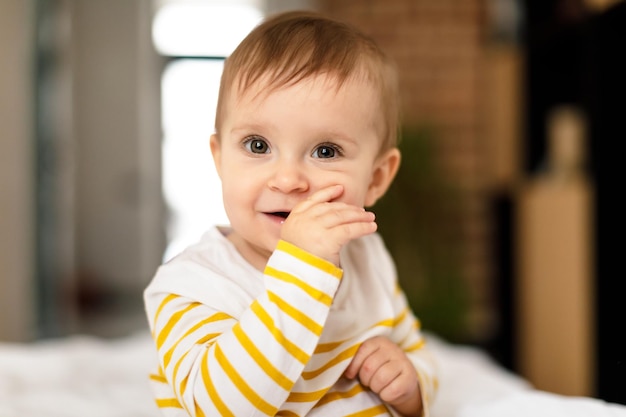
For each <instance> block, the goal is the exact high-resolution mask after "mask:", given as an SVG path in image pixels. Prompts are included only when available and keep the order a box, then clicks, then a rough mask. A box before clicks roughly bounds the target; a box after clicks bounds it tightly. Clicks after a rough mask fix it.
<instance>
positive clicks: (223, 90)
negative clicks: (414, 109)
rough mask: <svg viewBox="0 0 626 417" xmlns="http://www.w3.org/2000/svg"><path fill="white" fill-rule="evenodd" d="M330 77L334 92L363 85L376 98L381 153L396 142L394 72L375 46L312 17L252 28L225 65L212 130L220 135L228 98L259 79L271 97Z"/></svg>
mask: <svg viewBox="0 0 626 417" xmlns="http://www.w3.org/2000/svg"><path fill="white" fill-rule="evenodd" d="M322 74H323V75H329V76H331V77H332V78H333V79H334V80H335V81H336V83H337V88H338V89H339V88H341V86H342V85H343V84H344V83H345V82H346V81H348V80H351V79H360V80H361V79H362V80H365V81H367V82H369V83H370V84H371V85H372V86H373V87H374V88H375V89H376V90H378V92H379V97H380V103H379V106H380V110H381V113H382V114H381V119H382V121H383V128H384V132H383V138H382V144H381V150H387V149H390V148H392V147H395V146H396V144H397V140H398V125H399V103H398V101H399V100H398V87H397V84H398V81H397V75H396V71H395V67H394V66H393V64H392V63H391V61H390V60H389V59H388V58H387V57H386V56H385V54H383V52H382V51H381V50H380V48H379V47H378V46H377V45H376V43H375V42H374V41H373V40H372V39H371V38H369V37H367V36H366V35H365V34H363V33H361V32H360V31H358V30H357V29H355V28H353V27H351V26H348V25H347V24H344V23H341V22H337V21H334V20H331V19H329V18H326V17H323V16H321V15H319V14H317V13H313V12H303V11H295V12H294V11H292V12H285V13H282V14H278V15H275V16H273V17H271V18H269V19H267V20H265V21H264V22H263V23H261V24H260V25H259V26H257V27H256V28H255V29H254V30H252V32H250V34H248V36H247V37H246V38H245V39H244V40H243V41H242V42H241V43H240V44H239V46H238V47H237V48H236V49H235V51H234V52H233V53H232V54H231V55H230V56H229V57H228V58H227V59H226V62H225V64H224V72H223V74H222V79H221V83H220V92H219V96H218V103H217V112H216V118H215V126H216V129H217V133H218V135H219V128H220V125H221V121H222V120H223V118H224V111H225V110H224V103H225V102H226V98H227V96H228V94H230V93H231V90H232V89H233V88H234V89H235V91H239V92H243V91H246V89H248V88H249V87H250V86H252V85H253V84H254V83H255V82H258V81H259V80H260V79H261V78H263V81H266V80H267V81H266V82H267V83H268V88H269V89H270V91H271V90H272V89H277V88H280V87H283V86H287V85H292V84H295V83H297V82H299V81H302V80H304V79H307V78H309V77H314V76H318V75H322Z"/></svg>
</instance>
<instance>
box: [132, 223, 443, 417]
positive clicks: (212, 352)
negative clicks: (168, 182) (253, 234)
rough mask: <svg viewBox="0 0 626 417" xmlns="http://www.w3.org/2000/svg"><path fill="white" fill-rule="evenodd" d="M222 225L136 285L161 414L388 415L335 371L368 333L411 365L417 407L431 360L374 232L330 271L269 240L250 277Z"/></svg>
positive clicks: (430, 378)
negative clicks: (272, 246)
mask: <svg viewBox="0 0 626 417" xmlns="http://www.w3.org/2000/svg"><path fill="white" fill-rule="evenodd" d="M227 231H228V229H225V228H223V229H218V228H213V229H211V230H210V231H209V232H207V233H206V234H205V235H204V236H203V238H202V239H201V241H200V242H199V243H198V244H196V245H194V246H192V247H190V248H188V249H187V250H186V251H184V252H183V253H182V254H180V255H179V256H178V257H176V258H174V259H173V260H171V261H170V262H168V263H166V264H165V265H162V266H161V267H160V268H159V270H158V271H157V273H156V275H155V277H154V278H153V280H152V282H151V283H150V284H149V285H148V287H147V288H146V290H145V293H144V300H145V307H146V313H147V315H148V321H149V324H150V328H151V331H152V335H153V338H154V341H155V344H156V351H157V362H158V366H156V367H155V372H154V373H153V374H152V375H151V376H150V379H151V382H152V385H153V390H154V394H155V397H156V403H157V405H158V406H159V407H160V408H161V410H162V411H163V414H164V415H165V416H237V417H239V416H273V415H279V416H303V415H307V416H350V415H355V416H377V415H397V413H396V412H395V411H394V410H393V409H392V407H390V406H389V405H386V404H384V403H383V402H382V401H381V400H380V398H379V397H378V395H376V394H375V393H373V392H372V391H370V390H369V389H367V388H366V387H364V386H362V385H361V384H360V383H359V381H358V379H354V380H348V379H346V378H343V377H342V374H343V372H344V371H345V369H346V368H347V366H348V365H349V364H350V361H351V359H352V358H353V357H354V354H355V353H356V351H357V349H358V348H359V346H360V344H361V343H362V342H363V341H365V340H367V339H369V338H371V337H374V336H379V335H383V336H386V337H388V338H389V339H391V340H392V341H394V342H395V343H396V344H398V345H399V346H401V347H402V348H403V349H404V351H405V352H406V353H407V355H408V357H409V358H410V359H411V361H412V362H413V364H414V365H415V369H416V372H417V374H418V378H419V381H420V384H421V390H422V396H423V398H422V400H423V402H424V404H425V410H426V413H425V415H427V414H428V413H427V410H428V404H429V402H430V400H431V399H432V396H433V395H434V391H435V390H436V383H437V381H436V376H435V373H436V372H435V371H436V370H435V366H434V363H433V361H432V357H431V356H430V355H429V354H428V350H427V349H426V348H425V343H424V339H423V338H422V336H421V333H420V329H419V322H418V321H417V320H416V318H415V317H414V315H413V313H412V312H411V311H410V309H409V306H408V304H407V301H406V298H405V296H404V294H403V292H402V291H401V289H400V288H399V287H398V284H397V281H396V278H395V268H394V265H393V262H392V260H391V258H390V256H389V254H388V253H387V251H386V249H385V247H384V244H383V242H382V240H381V239H380V236H379V235H377V234H374V235H370V236H366V237H364V238H360V239H357V240H354V241H352V242H350V243H349V244H347V245H346V246H345V247H344V248H343V250H342V252H341V255H340V258H341V265H342V269H340V268H337V267H336V266H335V265H333V264H331V263H329V262H327V261H325V260H323V259H320V258H317V257H315V256H313V255H311V254H309V253H307V252H305V251H303V250H301V249H299V248H298V247H296V246H294V245H291V244H289V243H287V242H284V241H280V242H279V243H278V245H277V247H276V250H275V251H274V252H273V254H272V256H271V257H270V259H269V260H268V263H267V265H266V267H265V270H264V271H263V272H260V271H258V270H256V269H254V268H253V267H252V266H251V265H250V264H248V263H247V262H246V261H245V260H244V259H243V258H242V257H241V255H240V254H239V253H238V252H237V250H236V249H235V248H234V246H233V245H232V244H231V243H230V241H228V239H226V237H225V236H224V234H225V233H227Z"/></svg>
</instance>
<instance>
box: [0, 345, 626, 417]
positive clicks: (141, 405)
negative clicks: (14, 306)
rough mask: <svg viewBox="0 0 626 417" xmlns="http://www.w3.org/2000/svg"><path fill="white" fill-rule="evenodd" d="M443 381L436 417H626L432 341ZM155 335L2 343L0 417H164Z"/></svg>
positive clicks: (477, 354)
mask: <svg viewBox="0 0 626 417" xmlns="http://www.w3.org/2000/svg"><path fill="white" fill-rule="evenodd" d="M428 339H429V341H430V345H431V347H432V349H433V352H434V354H435V355H436V356H437V358H438V360H439V363H440V368H441V369H440V370H441V380H440V390H439V394H438V397H437V399H436V401H435V403H434V405H433V408H432V413H431V416H432V417H505V416H506V417H518V416H519V417H521V416H534V417H542V416H546V417H548V416H550V417H560V416H563V417H566V416H567V417H578V416H581V417H582V416H592V417H626V407H624V406H620V405H617V404H609V403H605V402H603V401H600V400H595V399H591V398H570V397H562V396H557V395H553V394H549V393H544V392H540V391H536V390H533V389H532V387H531V386H530V385H529V384H528V383H527V382H526V381H524V380H523V379H521V378H519V377H518V376H516V375H514V374H512V373H510V372H508V371H507V370H505V369H504V368H502V367H500V366H499V365H497V364H496V363H495V362H494V361H493V360H491V359H490V358H489V357H488V356H487V355H486V354H485V353H484V352H482V351H480V350H478V349H475V348H472V347H466V346H457V345H452V344H449V343H447V342H445V341H443V340H442V339H440V338H438V337H436V336H434V335H429V336H428ZM153 359H154V354H153V350H152V342H151V340H150V337H149V335H148V334H147V333H138V334H135V335H133V336H130V337H126V338H122V339H115V340H110V339H99V338H94V337H88V336H74V337H70V338H66V339H60V340H49V341H44V342H38V343H33V344H0V417H84V416H90V417H158V416H159V411H158V410H157V408H156V406H155V404H154V402H153V400H152V396H151V393H150V388H149V386H148V379H147V375H148V372H149V370H150V368H151V366H152V364H153Z"/></svg>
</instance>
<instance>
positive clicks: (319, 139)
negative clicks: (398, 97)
mask: <svg viewBox="0 0 626 417" xmlns="http://www.w3.org/2000/svg"><path fill="white" fill-rule="evenodd" d="M257 84H259V83H257ZM260 84H262V83H260ZM263 87H264V85H255V86H253V88H250V89H248V90H247V91H245V92H243V93H242V94H231V97H229V98H228V99H227V100H228V101H227V102H226V103H225V112H224V114H225V116H224V120H223V121H222V124H221V126H220V137H219V139H218V138H216V137H213V138H212V139H211V147H212V150H213V154H214V158H215V163H216V166H217V168H218V171H219V174H220V178H221V180H222V189H223V199H224V206H225V209H226V213H227V215H228V218H229V220H230V222H231V225H232V228H233V233H232V234H231V236H230V239H231V240H232V241H233V242H235V245H236V246H238V249H239V250H240V252H241V253H242V254H244V257H247V258H248V261H250V262H251V263H252V264H253V265H264V264H265V262H266V261H267V258H268V257H269V255H270V254H271V253H272V251H273V250H274V248H275V247H276V243H277V242H278V240H279V238H280V228H281V224H282V220H284V216H287V215H288V214H289V212H290V211H291V210H292V209H293V207H294V206H295V205H296V204H298V203H299V202H301V201H302V200H304V199H306V198H307V197H308V196H309V195H311V194H312V193H314V192H315V191H317V190H320V189H322V188H325V187H329V186H331V185H335V184H339V185H342V186H343V189H344V192H343V194H342V195H341V196H339V197H338V198H337V201H342V202H345V203H348V204H352V205H355V206H359V207H364V206H370V205H372V204H374V202H375V200H376V198H378V197H379V195H377V194H376V193H375V192H372V191H371V187H370V185H371V182H372V179H373V173H374V172H375V170H376V166H377V163H378V161H379V154H380V145H381V141H382V139H381V132H382V127H381V126H382V120H381V113H380V112H379V110H378V109H379V105H378V103H379V99H378V96H377V94H376V91H375V90H374V89H373V88H372V87H371V86H370V85H369V84H367V83H365V82H360V81H348V82H346V83H345V84H344V85H343V87H342V88H341V89H340V90H336V88H335V84H334V82H333V81H332V80H331V81H329V80H328V78H326V77H323V76H320V77H317V78H313V79H308V80H304V81H301V82H299V83H297V84H295V85H292V86H288V87H282V88H280V89H278V90H274V91H272V92H270V93H269V94H267V93H266V92H265V90H264V89H263ZM244 246H245V247H244ZM250 257H254V258H255V259H249V258H250Z"/></svg>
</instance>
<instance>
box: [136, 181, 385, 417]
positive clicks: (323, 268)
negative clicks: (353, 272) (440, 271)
mask: <svg viewBox="0 0 626 417" xmlns="http://www.w3.org/2000/svg"><path fill="white" fill-rule="evenodd" d="M341 192H342V189H341V187H329V188H327V189H325V190H321V191H320V192H318V193H316V194H314V195H312V196H311V197H310V198H309V199H308V200H306V201H305V202H302V203H301V204H300V205H299V206H297V207H296V208H294V210H293V211H292V213H291V214H290V216H289V218H288V219H287V221H286V222H285V224H284V225H283V230H286V231H287V233H286V236H285V238H284V239H283V240H282V241H281V242H279V244H278V247H277V249H276V250H275V251H274V253H273V255H272V256H271V258H270V260H269V261H268V264H267V266H266V268H265V271H264V284H265V291H264V292H263V293H262V294H261V295H260V296H259V297H258V298H257V299H256V300H254V301H253V303H252V304H251V306H250V308H248V309H247V310H245V311H244V313H243V314H242V315H241V316H240V317H238V318H235V317H230V316H228V315H226V314H225V313H224V312H222V311H220V309H219V308H213V307H211V306H208V305H205V304H201V303H198V302H194V301H193V300H192V299H190V298H187V297H179V296H175V295H169V294H167V293H163V292H161V293H151V292H147V300H148V301H147V303H150V304H151V305H153V306H154V307H152V308H151V309H150V311H151V312H152V314H150V320H151V324H152V330H153V335H154V338H155V340H156V342H157V349H158V355H159V362H160V366H161V370H162V374H163V375H162V379H163V380H164V381H167V384H168V385H169V386H170V387H171V388H172V389H173V394H174V396H175V398H171V399H168V398H161V401H159V403H160V404H164V405H165V406H166V407H167V406H173V407H183V408H184V409H185V410H186V411H187V412H188V414H190V415H203V414H204V415H216V414H220V415H229V414H230V415H237V416H239V415H255V414H259V415H263V414H267V415H274V414H275V413H276V412H277V410H278V409H279V408H280V406H281V405H282V404H283V403H284V402H285V401H288V400H289V399H290V395H296V396H297V395H298V393H292V392H291V390H292V387H293V385H294V384H295V381H296V380H297V379H298V378H299V377H300V376H301V374H302V372H303V370H304V367H305V365H306V364H307V362H308V360H309V358H310V357H311V355H312V354H313V351H314V349H315V347H316V346H317V344H318V341H319V337H320V335H321V332H322V328H323V324H324V323H325V321H326V317H327V315H328V312H329V310H330V305H331V303H332V300H333V297H334V295H335V292H336V290H337V288H338V286H339V282H340V279H341V275H342V272H341V270H340V269H339V268H337V266H336V265H337V264H338V261H339V259H338V254H339V250H340V249H341V247H342V246H343V245H344V244H345V243H347V242H348V241H349V240H351V239H354V238H356V237H359V236H362V235H363V234H367V233H371V231H374V230H375V224H374V225H373V226H372V224H371V223H373V215H371V214H367V213H366V212H365V211H363V210H362V209H359V208H355V207H352V206H348V205H345V204H343V203H337V202H331V201H330V200H332V199H333V198H336V196H338V195H340V194H341ZM356 223H365V224H364V225H355V224H356ZM318 230H322V231H323V233H322V234H317V233H318V232H317V231H318ZM312 255H315V256H312ZM305 271H306V272H305ZM224 297H228V291H225V293H224ZM300 394H301V393H300Z"/></svg>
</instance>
